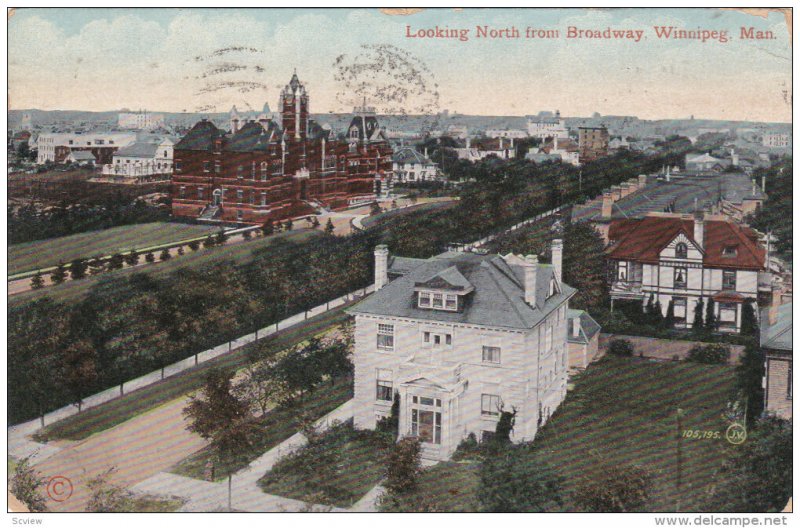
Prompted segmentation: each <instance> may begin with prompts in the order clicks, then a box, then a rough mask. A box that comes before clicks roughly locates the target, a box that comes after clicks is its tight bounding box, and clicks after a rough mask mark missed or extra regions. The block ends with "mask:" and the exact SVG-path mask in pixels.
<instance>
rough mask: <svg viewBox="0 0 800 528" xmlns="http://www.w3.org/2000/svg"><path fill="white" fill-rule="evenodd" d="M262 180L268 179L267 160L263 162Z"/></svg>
mask: <svg viewBox="0 0 800 528" xmlns="http://www.w3.org/2000/svg"><path fill="white" fill-rule="evenodd" d="M261 181H267V162H266V161H262V162H261Z"/></svg>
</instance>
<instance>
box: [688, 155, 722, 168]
mask: <svg viewBox="0 0 800 528" xmlns="http://www.w3.org/2000/svg"><path fill="white" fill-rule="evenodd" d="M730 164H731V161H730V160H726V159H723V158H715V157H714V156H712V155H711V154H709V153H704V154H687V155H686V170H687V171H717V172H719V171H723V170H725V169H726V168H728V167H729V166H730Z"/></svg>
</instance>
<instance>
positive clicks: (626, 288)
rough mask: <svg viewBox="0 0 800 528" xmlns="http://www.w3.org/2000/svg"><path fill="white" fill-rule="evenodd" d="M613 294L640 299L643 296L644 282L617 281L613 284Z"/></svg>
mask: <svg viewBox="0 0 800 528" xmlns="http://www.w3.org/2000/svg"><path fill="white" fill-rule="evenodd" d="M611 294H612V295H619V296H633V297H640V296H641V295H642V282H641V281H624V280H615V281H613V282H612V283H611Z"/></svg>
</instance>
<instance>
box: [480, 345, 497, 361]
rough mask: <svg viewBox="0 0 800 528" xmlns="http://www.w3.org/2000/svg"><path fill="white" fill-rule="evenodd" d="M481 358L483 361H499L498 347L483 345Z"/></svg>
mask: <svg viewBox="0 0 800 528" xmlns="http://www.w3.org/2000/svg"><path fill="white" fill-rule="evenodd" d="M482 359H483V362H484V363H500V347H493V346H484V347H483V357H482Z"/></svg>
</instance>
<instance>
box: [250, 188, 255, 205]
mask: <svg viewBox="0 0 800 528" xmlns="http://www.w3.org/2000/svg"><path fill="white" fill-rule="evenodd" d="M250 203H251V204H254V203H256V193H255V191H250Z"/></svg>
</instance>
